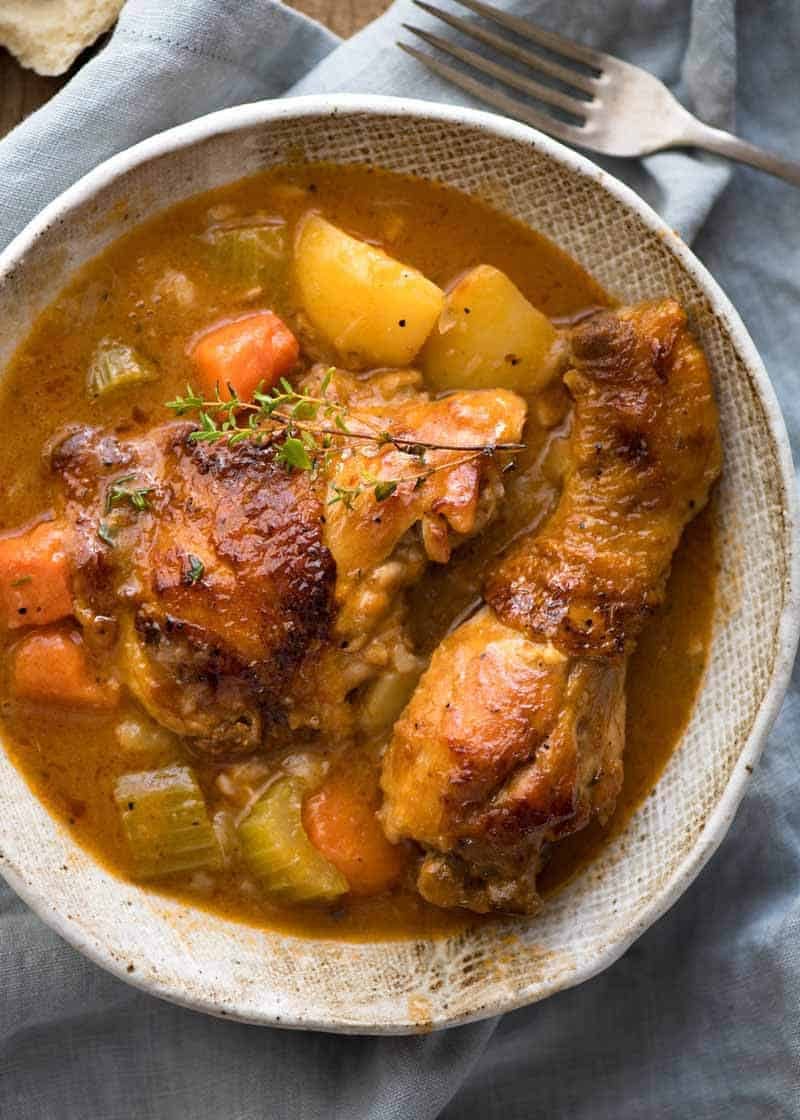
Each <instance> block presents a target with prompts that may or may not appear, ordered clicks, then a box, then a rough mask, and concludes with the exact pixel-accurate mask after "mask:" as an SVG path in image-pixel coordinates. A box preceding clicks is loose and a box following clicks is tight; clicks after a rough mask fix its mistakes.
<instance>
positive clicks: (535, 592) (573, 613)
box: [485, 300, 721, 656]
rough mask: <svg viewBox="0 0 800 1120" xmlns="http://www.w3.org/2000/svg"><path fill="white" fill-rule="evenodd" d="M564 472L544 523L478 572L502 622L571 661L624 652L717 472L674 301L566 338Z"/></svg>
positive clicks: (699, 369) (702, 394) (704, 370)
mask: <svg viewBox="0 0 800 1120" xmlns="http://www.w3.org/2000/svg"><path fill="white" fill-rule="evenodd" d="M572 360H573V365H574V368H573V369H572V370H570V372H569V373H567V374H566V376H565V383H566V385H567V388H568V390H569V392H570V393H571V395H572V397H573V399H574V400H575V402H576V409H575V419H574V429H573V433H572V440H571V469H570V472H569V475H568V477H567V478H566V480H565V484H564V491H563V495H562V498H561V501H560V502H559V505H558V508H557V509H556V511H555V513H554V515H553V517H552V518H551V519H550V521H549V522H548V524H547V525H546V526H545V528H544V531H543V532H541V533H540V534H539V535H538V536H537V537H535V538H534V539H533V540H524V541H521V542H520V543H519V544H518V545H517V547H516V548H513V549H511V551H510V552H509V553H508V554H507V556H506V557H505V558H504V560H503V561H502V562H501V563H500V564H499V565H498V566H497V567H496V568H495V569H494V571H493V572H492V573H491V574H490V577H489V579H488V580H487V583H486V588H485V595H486V599H487V602H489V603H491V605H492V606H493V607H494V608H495V610H496V611H497V613H498V615H499V617H500V618H502V619H503V620H504V621H505V622H507V623H508V624H509V625H511V626H515V627H517V628H518V629H521V630H526V631H528V632H530V633H533V634H537V635H541V636H544V637H547V638H551V639H552V640H553V641H554V642H556V643H557V644H558V645H559V647H560V648H562V649H564V650H566V651H569V652H572V653H587V654H590V655H592V656H594V655H611V654H614V653H622V652H625V651H626V650H630V648H631V645H632V644H633V643H634V642H635V640H636V635H637V634H638V632H639V629H640V628H641V625H642V623H643V621H644V619H645V618H646V617H647V616H648V615H649V614H651V613H652V611H653V610H654V608H655V607H656V606H658V604H659V603H660V602H661V601H662V600H663V598H664V588H665V586H666V581H667V576H668V575H669V568H670V563H671V560H672V554H673V552H674V551H675V548H676V547H677V545H678V541H679V540H680V536H681V533H682V532H683V527H684V525H685V524H686V523H687V521H689V520H691V518H692V517H693V516H694V515H695V514H696V513H697V512H698V511H699V510H700V509H701V508H702V507H703V506H704V505H705V503H706V500H707V498H708V493H709V489H710V487H711V485H712V483H713V482H714V480H715V479H716V477H717V475H718V474H719V471H720V465H721V450H720V442H719V431H718V425H717V409H716V404H715V402H714V397H713V393H712V389H711V382H710V379H709V374H708V367H707V365H706V360H705V357H704V355H703V352H702V350H701V349H700V348H699V346H697V344H696V343H695V342H694V340H693V339H692V337H691V335H690V334H689V333H688V331H687V329H686V320H685V316H684V314H683V311H682V310H681V308H680V306H679V304H678V303H676V302H675V300H661V301H654V302H651V303H645V304H641V305H639V306H638V307H634V308H628V309H626V310H623V311H620V312H619V313H613V312H605V313H602V314H599V315H595V316H593V317H592V318H590V319H588V320H586V321H585V322H584V323H582V324H581V325H580V326H578V327H577V329H575V330H574V331H573V333H572Z"/></svg>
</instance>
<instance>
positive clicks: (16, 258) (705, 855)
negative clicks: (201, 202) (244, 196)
mask: <svg viewBox="0 0 800 1120" xmlns="http://www.w3.org/2000/svg"><path fill="white" fill-rule="evenodd" d="M340 114H347V115H363V116H372V117H387V116H389V117H401V118H402V117H413V118H417V119H425V120H432V121H438V122H444V123H448V122H451V123H453V124H456V125H466V126H470V127H472V128H473V129H475V130H477V131H479V132H483V133H484V134H490V135H492V136H494V137H497V138H499V139H505V140H511V141H516V142H521V143H523V144H527V145H529V146H531V147H533V148H535V149H537V150H539V151H541V152H542V153H543V154H545V155H546V156H548V157H549V158H551V159H553V160H554V161H555V162H557V163H560V164H561V165H562V166H565V167H566V168H567V169H568V170H569V171H570V172H572V173H573V174H575V175H578V176H581V177H584V178H588V179H591V180H592V181H593V182H594V183H596V184H597V185H599V186H601V187H602V188H603V189H604V190H605V191H607V192H608V193H609V194H610V195H611V196H612V197H614V198H615V199H617V200H618V201H619V202H621V203H622V204H623V205H624V206H625V207H627V208H628V209H629V210H631V211H633V212H634V213H635V214H636V216H637V217H638V218H639V220H640V221H641V222H642V224H643V225H644V226H645V227H647V228H648V229H649V230H650V231H652V232H653V233H654V234H656V235H657V236H659V237H660V238H662V239H664V240H665V241H667V242H668V244H669V248H670V250H671V251H672V253H673V254H674V255H675V257H676V258H677V259H678V261H679V263H680V264H681V266H682V268H684V269H685V270H686V272H687V273H689V275H690V276H691V277H692V279H693V280H694V281H695V282H696V284H697V286H698V287H699V288H700V289H701V290H702V291H703V292H704V294H705V295H706V297H707V299H708V301H709V304H710V306H711V308H712V310H713V312H714V314H715V316H716V317H717V318H718V319H720V320H721V321H722V323H723V324H724V326H725V328H726V329H727V331H728V333H729V335H730V338H731V341H732V343H733V346H734V348H735V349H736V350H737V351H738V352H739V354H740V356H741V357H742V359H743V360H744V362H745V365H746V367H747V370H748V374H749V376H750V378H751V381H752V383H753V385H754V387H755V389H756V391H757V394H758V397H759V400H760V403H761V406H762V407H763V409H764V414H765V419H766V423H767V426H768V428H769V430H770V434H771V436H772V439H773V441H774V447H775V451H776V463H777V466H778V469H779V474H780V479H781V485H782V495H781V498H782V503H781V509H782V513H783V518H784V523H785V525H786V530H787V531H786V537H787V539H788V541H789V562H788V564H787V569H786V573H785V576H784V591H785V603H784V608H783V611H782V613H781V617H780V621H779V624H778V629H777V642H776V652H775V660H774V663H773V669H772V673H771V676H770V680H769V684H768V686H767V688H766V690H765V693H764V696H763V699H762V701H761V704H760V706H759V709H758V711H757V712H756V715H755V717H754V719H753V722H752V724H751V727H750V731H749V734H748V736H747V739H746V741H745V743H744V745H743V747H742V750H741V752H740V755H739V758H738V760H737V762H736V764H735V766H734V768H733V770H732V771H731V774H730V777H729V778H728V781H727V783H726V786H725V789H724V791H723V793H722V795H721V797H720V799H719V801H718V802H717V804H716V805H715V807H714V808H713V810H712V811H711V813H710V814H709V816H708V818H707V819H706V821H705V823H704V825H703V827H702V829H701V831H700V833H699V834H698V836H697V838H696V840H695V842H694V843H693V845H692V847H691V848H690V849H689V851H688V852H687V853H686V855H685V856H684V858H683V859H682V861H681V862H680V864H679V865H678V866H677V868H676V869H675V870H674V871H673V873H672V874H671V876H670V877H669V878H668V879H667V880H665V881H664V883H663V884H662V885H661V886H660V887H659V889H658V890H657V891H656V892H654V894H653V896H652V898H651V900H650V901H649V903H648V904H647V905H646V906H645V907H644V909H643V911H642V913H641V914H640V916H639V918H638V919H637V920H636V921H635V922H634V923H632V925H631V926H630V927H629V928H628V929H627V930H626V931H625V935H624V936H623V937H620V938H619V939H617V940H616V941H614V942H612V943H610V944H609V945H607V946H606V948H605V949H604V950H603V951H602V952H601V953H599V954H598V955H597V956H596V957H595V958H594V959H593V960H592V961H591V962H588V963H587V964H586V965H584V966H583V967H582V968H579V969H576V971H575V972H573V973H571V974H570V975H569V977H568V978H566V982H563V981H562V982H560V983H557V984H554V985H553V987H552V989H551V991H549V992H548V993H547V995H552V994H555V993H556V992H557V991H561V990H565V989H567V988H571V987H575V986H576V985H578V984H581V983H583V982H584V981H586V980H589V979H591V978H592V977H593V976H596V975H598V974H599V973H601V972H603V971H604V970H605V969H606V968H608V967H609V966H610V965H612V964H613V963H614V962H615V961H616V960H618V959H619V957H621V956H622V954H623V953H624V952H625V951H626V950H627V949H628V948H629V947H630V945H631V944H632V943H633V942H634V941H635V940H636V939H637V938H638V937H640V936H641V935H642V934H643V933H644V932H645V930H647V929H648V928H649V927H650V926H651V925H652V924H653V923H654V922H655V921H657V920H658V919H659V918H660V917H661V916H662V915H663V914H664V913H665V912H666V911H667V910H668V909H669V908H670V907H671V906H672V905H673V904H674V903H675V902H676V901H677V899H678V898H679V897H680V896H681V895H682V894H683V892H684V891H685V890H686V889H687V888H688V887H689V885H690V884H691V883H692V881H693V880H694V879H695V878H696V876H697V875H698V874H699V873H700V871H701V870H702V868H703V867H704V866H705V864H706V863H707V861H708V860H709V859H710V857H711V856H712V855H713V853H714V852H715V851H716V849H717V848H718V846H719V845H720V843H721V842H722V840H723V838H724V836H725V834H726V833H727V831H728V828H729V826H730V824H731V822H732V820H733V817H734V815H735V812H736V810H737V808H738V806H739V803H740V802H741V800H742V798H743V796H744V793H745V790H746V788H747V785H748V780H749V778H750V776H751V773H752V769H753V766H754V764H755V762H756V761H757V760H758V757H759V755H760V754H761V751H762V749H763V746H764V743H765V740H766V737H767V735H768V733H769V730H770V728H771V727H772V725H773V723H774V721H775V719H776V717H777V715H778V712H779V710H780V707H781V703H782V701H783V697H784V694H785V692H786V689H787V687H788V684H789V680H790V676H791V671H792V667H793V663H794V657H795V652H796V649H797V645H798V638H800V501H799V500H798V493H797V487H796V482H795V475H794V466H793V462H792V452H791V446H790V443H789V437H788V434H787V431H786V426H785V422H784V419H783V416H782V414H781V410H780V406H779V404H778V400H777V397H776V394H775V391H774V389H773V387H772V384H771V382H770V380H769V376H768V374H767V372H766V370H765V368H764V365H763V362H762V361H761V358H760V356H759V354H758V352H757V350H756V347H755V345H754V343H753V341H752V339H751V338H750V336H749V334H748V332H747V329H746V328H745V326H744V324H743V322H742V320H741V318H740V316H739V314H738V312H737V311H736V310H735V308H734V307H733V305H732V304H731V302H730V300H729V299H728V297H727V296H726V295H725V293H724V292H723V290H722V289H721V287H720V286H719V284H718V283H717V282H716V280H714V278H713V277H712V276H711V274H710V273H709V271H708V270H707V269H706V267H705V266H704V265H703V264H702V263H701V262H700V261H699V260H698V258H697V257H696V256H695V255H694V253H693V252H692V251H691V249H690V248H689V247H688V246H687V245H686V244H685V242H684V241H683V240H682V239H681V237H680V236H679V235H678V234H677V233H676V232H675V231H674V230H672V229H670V228H669V227H668V226H667V224H666V223H665V222H664V221H663V219H662V218H660V217H659V215H658V214H657V213H656V212H655V211H654V210H653V209H652V208H651V207H650V206H649V204H648V203H647V202H645V201H644V200H643V199H642V198H641V197H640V196H639V195H637V194H636V193H635V192H634V191H633V190H632V189H631V188H630V187H628V186H626V185H625V184H624V183H622V182H620V181H619V180H618V179H616V178H615V177H614V176H613V175H611V174H610V173H608V172H607V171H605V170H604V169H602V168H600V167H598V166H597V164H595V163H593V162H592V161H591V160H589V159H588V158H587V157H586V156H584V155H582V154H580V153H578V152H575V151H573V150H572V149H570V148H567V147H566V146H564V145H563V144H561V143H559V142H558V141H556V140H553V139H551V138H550V137H549V136H546V135H544V134H543V133H541V132H538V131H537V130H535V129H533V128H531V127H529V126H528V125H524V124H521V123H518V122H517V121H513V120H510V119H508V118H505V117H501V116H499V115H496V114H494V113H490V112H485V111H483V110H478V109H472V108H467V107H464V106H460V105H447V104H443V103H438V102H433V101H424V100H421V99H416V98H405V97H388V96H379V95H369V94H311V95H305V96H302V97H295V98H283V99H271V100H263V101H256V102H250V103H246V104H242V105H235V106H232V107H230V108H227V109H221V110H218V111H216V112H214V113H210V114H207V115H205V116H202V117H198V118H195V119H193V120H190V121H187V122H184V123H183V124H179V125H177V126H175V127H173V128H170V129H168V130H165V131H163V132H160V133H157V134H155V135H153V136H151V137H149V138H147V139H145V140H142V141H140V142H139V143H137V144H135V145H133V146H131V147H129V148H126V149H124V150H123V151H121V152H119V153H117V154H116V155H114V156H111V157H110V158H109V159H107V160H105V161H104V162H102V163H100V164H99V165H98V166H97V167H95V168H93V169H92V170H91V171H89V172H88V173H87V174H85V175H84V176H82V177H81V178H80V179H78V180H77V182H75V183H74V184H73V185H72V186H70V187H68V188H67V189H66V190H64V191H63V192H62V193H61V194H59V195H58V196H57V197H56V198H55V199H54V200H53V201H52V202H50V203H49V204H48V205H47V206H46V207H45V208H44V209H43V210H42V211H40V213H39V214H38V215H37V216H36V217H34V218H33V219H32V220H31V221H30V222H29V223H28V224H27V225H26V226H25V228H24V229H23V230H22V231H21V232H20V233H19V234H18V235H17V236H16V237H15V238H14V239H13V240H12V241H11V242H10V243H9V244H8V246H7V247H6V248H5V249H4V250H3V251H2V252H0V283H3V282H5V281H6V280H7V279H8V277H9V276H10V275H11V274H12V273H13V272H14V271H15V270H16V269H17V268H18V267H20V266H24V261H25V256H26V254H27V252H28V251H29V250H30V249H31V248H32V246H33V245H34V244H35V242H36V241H37V240H38V239H39V238H40V237H43V236H44V235H45V234H46V233H47V231H48V229H49V228H51V227H52V226H53V225H54V224H57V223H59V222H63V221H65V220H66V219H67V218H68V217H69V215H70V213H71V212H72V211H74V210H75V209H77V208H79V207H80V206H82V205H83V204H85V203H86V202H88V201H90V200H91V199H92V197H93V196H94V195H95V194H96V193H97V192H99V191H100V190H101V189H102V188H103V187H105V186H107V185H108V184H109V183H111V182H112V181H113V180H114V179H116V178H117V177H119V176H121V175H123V174H125V173H127V172H129V171H131V170H133V169H134V168H136V167H138V166H140V165H142V164H144V163H147V162H149V161H151V160H155V159H158V158H159V157H161V156H164V155H168V154H169V153H171V152H175V151H179V150H181V149H183V148H187V147H191V146H192V145H195V144H197V143H199V142H202V141H205V140H208V139H211V138H212V137H214V136H218V135H220V134H223V133H236V132H239V131H245V130H247V129H250V128H252V127H255V126H258V125H269V123H270V122H272V121H276V120H285V119H296V120H302V119H303V118H305V117H310V116H314V117H325V116H328V117H336V116H337V115H340ZM2 749H3V747H2V743H0V750H2ZM34 796H35V795H34V794H33V793H31V797H34ZM0 872H1V873H2V876H3V877H4V878H5V879H6V881H7V882H8V883H9V885H10V886H11V887H12V888H13V890H14V891H15V892H16V893H17V894H18V895H19V896H20V897H21V898H22V899H23V901H24V902H25V903H26V904H27V905H28V906H29V907H30V908H31V909H32V910H33V911H34V912H35V913H36V914H37V915H38V916H39V917H40V918H41V919H42V920H43V921H44V922H45V923H46V924H47V925H48V926H50V927H51V928H52V929H53V930H54V931H55V932H56V933H58V934H59V936H61V937H62V938H64V940H65V941H67V942H68V943H69V944H71V945H72V946H73V947H74V948H76V949H78V950H79V951H80V952H81V953H83V954H84V955H85V956H87V957H88V958H89V959H90V960H92V961H93V962H94V963H95V964H97V965H100V967H102V968H104V969H105V970H106V971H108V972H110V973H111V974H112V975H114V976H116V977H117V978H118V979H120V980H124V981H125V982H126V983H128V984H132V985H133V986H134V987H138V988H140V989H142V990H144V991H146V992H148V993H150V994H151V995H157V996H159V997H161V998H162V999H166V1000H168V1001H170V1002H172V1003H176V1004H179V1005H182V1006H184V1007H188V1008H191V1009H193V1010H197V1011H203V1012H206V1013H208V1014H211V1015H219V1014H220V1012H221V1011H222V1010H223V1009H222V1005H221V1004H220V1002H219V1001H218V1000H216V999H212V998H207V997H204V996H202V995H199V994H198V995H191V994H189V992H188V991H187V989H186V988H185V987H181V986H179V985H177V984H172V983H167V982H164V981H161V980H159V979H152V978H147V979H145V978H144V977H139V976H137V975H136V974H133V975H129V974H128V973H127V972H126V970H125V967H124V964H123V963H122V962H121V961H120V960H118V959H117V958H116V957H114V956H113V955H112V954H111V953H110V952H109V951H108V950H107V949H106V947H105V946H104V945H102V944H101V943H99V942H98V941H97V940H96V939H93V938H92V936H91V935H90V933H89V932H88V931H85V930H84V929H82V928H81V927H80V926H78V925H75V924H73V923H71V922H69V921H67V920H66V917H65V915H63V914H61V913H60V912H58V911H56V910H55V909H54V908H53V906H52V904H51V903H50V902H49V900H48V898H47V897H46V894H45V893H44V892H43V891H39V890H37V888H36V886H35V884H34V883H31V882H28V880H27V879H26V877H25V873H24V870H23V868H22V867H19V866H16V865H15V864H14V863H13V862H11V861H10V860H9V859H8V857H7V856H6V857H4V858H3V859H2V860H1V861H0ZM539 998H546V996H541V997H539ZM530 1001H531V1000H530V994H529V992H528V989H527V987H526V988H522V989H520V990H519V991H517V992H516V993H515V994H514V995H513V996H512V997H510V998H505V999H498V1000H496V1001H494V1002H492V1003H489V1004H482V1005H481V1006H479V1007H477V1008H475V1009H474V1010H471V1011H468V1012H466V1013H464V1014H462V1015H458V1016H453V1017H449V1018H448V1017H446V1016H442V1017H441V1018H439V1019H435V1020H434V1021H433V1022H429V1023H426V1024H425V1027H424V1029H425V1030H426V1031H427V1030H431V1029H441V1028H445V1027H449V1026H456V1025H461V1024H464V1023H469V1022H474V1021H477V1020H479V1019H485V1018H488V1017H491V1016H494V1015H498V1014H501V1013H504V1012H506V1011H511V1010H514V1009H516V1008H519V1007H522V1006H525V1005H526V1004H528V1003H530ZM223 1013H224V1015H225V1017H226V1018H228V1019H232V1020H236V1019H239V1020H240V1021H246V1022H250V1023H256V1024H259V1025H263V1026H278V1027H283V1028H289V1029H292V1028H294V1029H303V1030H323V1031H334V1032H340V1033H358V1034H368V1033H372V1034H399V1033H410V1032H413V1031H418V1030H420V1027H419V1026H418V1025H415V1024H412V1023H411V1022H409V1023H407V1024H403V1023H398V1022H391V1023H387V1022H384V1023H374V1024H366V1025H365V1024H362V1023H358V1024H355V1023H353V1022H348V1021H343V1020H336V1021H334V1020H331V1019H322V1020H319V1019H309V1018H304V1017H303V1015H302V1014H298V1013H294V1014H292V1015H284V1014H281V1016H280V1017H278V1016H277V1014H276V1012H275V1011H274V1010H270V1008H269V1007H267V1006H265V1007H264V1010H263V1012H260V1013H259V1014H258V1016H253V1014H252V1012H248V1013H244V1012H242V1013H241V1014H239V1015H237V1010H236V1007H235V1006H231V1005H230V1004H225V1005H224V1011H223Z"/></svg>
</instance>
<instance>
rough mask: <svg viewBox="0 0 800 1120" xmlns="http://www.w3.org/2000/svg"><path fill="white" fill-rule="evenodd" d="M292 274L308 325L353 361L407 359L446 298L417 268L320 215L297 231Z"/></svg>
mask: <svg viewBox="0 0 800 1120" xmlns="http://www.w3.org/2000/svg"><path fill="white" fill-rule="evenodd" d="M295 278H296V281H297V287H298V293H299V296H300V299H301V302H302V305H303V308H304V310H305V312H306V314H307V315H308V318H309V319H310V320H311V323H312V324H313V326H314V327H316V329H317V330H318V331H319V332H320V334H322V335H323V336H324V338H325V339H326V341H327V342H329V343H330V344H331V345H332V346H333V347H334V348H335V349H336V350H337V351H338V353H339V354H340V355H341V356H342V358H343V359H345V360H346V362H347V363H348V365H351V366H353V365H357V366H359V367H370V366H405V365H409V364H410V363H411V362H412V361H413V359H414V358H415V357H416V355H417V353H418V352H419V350H420V347H421V346H422V344H423V343H424V341H425V339H426V338H427V337H428V335H429V334H430V331H431V328H432V327H433V324H434V323H435V321H436V318H437V316H438V315H439V312H440V311H441V309H442V304H443V301H444V295H443V293H442V291H441V289H440V288H437V286H436V285H435V284H433V283H431V281H430V280H427V279H426V278H425V277H424V276H423V275H422V273H421V272H418V271H417V270H416V269H415V268H412V267H411V266H410V265H405V264H401V263H400V261H396V260H394V258H393V257H390V256H388V255H387V254H386V253H384V252H383V250H382V249H377V248H375V246H374V245H368V244H367V243H366V242H365V241H359V240H358V239H357V238H355V237H350V235H349V234H346V233H344V232H343V231H342V230H340V229H337V228H336V226H333V225H331V223H330V222H327V221H325V219H324V218H321V217H320V216H319V214H310V215H309V216H308V217H307V218H306V219H305V220H304V221H303V222H302V223H301V225H300V228H299V230H298V233H297V241H296V244H295Z"/></svg>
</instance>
